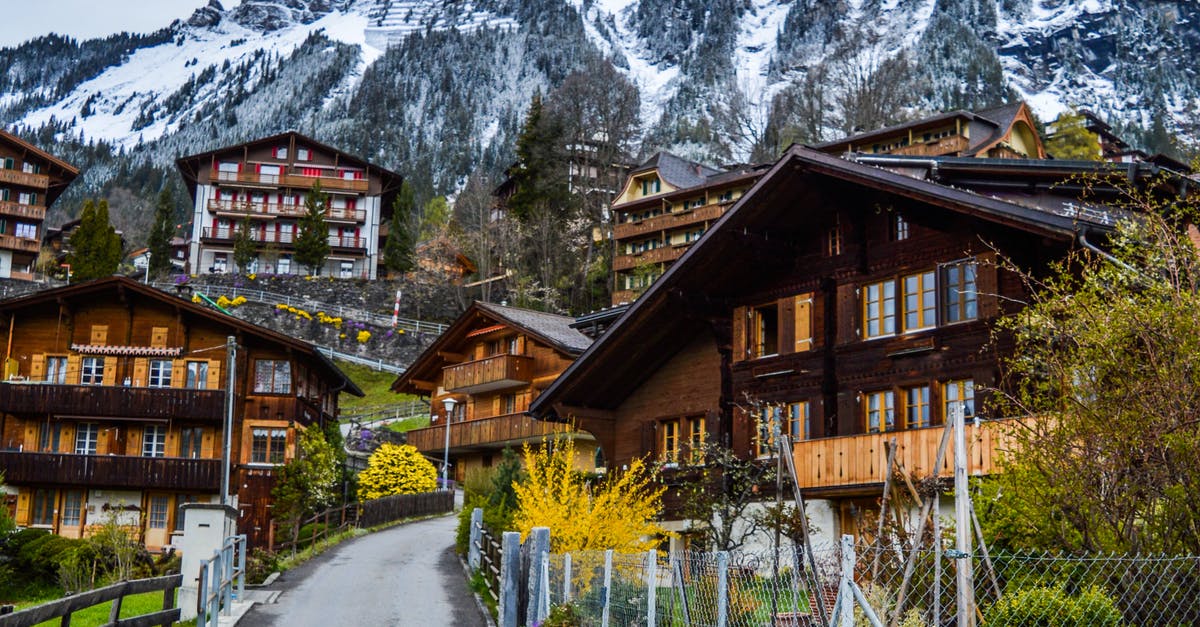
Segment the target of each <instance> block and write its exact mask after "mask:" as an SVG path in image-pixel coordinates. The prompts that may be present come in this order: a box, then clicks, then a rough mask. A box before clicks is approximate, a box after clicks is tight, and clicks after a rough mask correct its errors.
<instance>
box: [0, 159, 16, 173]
mask: <svg viewBox="0 0 1200 627" xmlns="http://www.w3.org/2000/svg"><path fill="white" fill-rule="evenodd" d="M0 161H2V162H3V164H4V169H5V170H11V169H13V168H14V167H16V164H17V162H16V161H14V160H13V158H12V157H5V158H4V159H2V160H0Z"/></svg>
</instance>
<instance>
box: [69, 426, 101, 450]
mask: <svg viewBox="0 0 1200 627" xmlns="http://www.w3.org/2000/svg"><path fill="white" fill-rule="evenodd" d="M89 436H90V437H89ZM99 443H100V426H99V425H98V424H97V423H94V422H81V423H79V424H77V425H75V447H74V451H75V454H76V455H97V454H98V453H97V451H98V450H99Z"/></svg>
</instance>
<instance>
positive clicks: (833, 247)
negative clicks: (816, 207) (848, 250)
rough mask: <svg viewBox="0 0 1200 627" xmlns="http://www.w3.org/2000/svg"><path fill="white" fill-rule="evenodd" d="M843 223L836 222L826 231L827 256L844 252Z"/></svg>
mask: <svg viewBox="0 0 1200 627" xmlns="http://www.w3.org/2000/svg"><path fill="white" fill-rule="evenodd" d="M842 243H843V242H842V225H840V224H835V225H833V226H831V227H829V230H827V231H826V232H825V256H826V257H833V256H835V255H840V254H842Z"/></svg>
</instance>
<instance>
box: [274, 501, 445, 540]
mask: <svg viewBox="0 0 1200 627" xmlns="http://www.w3.org/2000/svg"><path fill="white" fill-rule="evenodd" d="M451 511H454V491H453V490H438V491H436V492H424V493H421V494H396V495H394V496H385V497H383V498H381V499H374V500H371V501H364V502H362V503H349V504H347V505H343V506H341V507H331V508H329V509H327V510H325V511H323V512H319V513H317V514H316V515H315V516H312V517H311V518H308V519H306V520H303V521H301V523H300V527H301V528H303V527H306V526H308V525H316V526H314V527H312V533H311V534H305V533H303V532H301V534H300V537H299V538H297V539H296V542H292V541H291V540H288V541H286V542H280V543H278V544H276V543H274V542H272V543H271V547H270V549H271V550H272V551H282V550H286V549H291V550H293V551H294V550H295V549H297V548H298V547H297V544H300V543H308V544H314V543H316V542H319V541H321V540H323V539H325V538H326V537H328V536H330V535H333V534H335V533H339V532H341V531H345V530H346V529H349V528H351V527H359V528H363V529H365V528H369V527H376V526H379V525H382V524H385V523H389V522H392V521H395V520H400V519H402V518H411V517H413V516H426V515H429V514H442V513H446V512H451ZM317 523H320V524H319V525H317ZM276 533H277V532H276ZM272 536H273V537H275V534H272Z"/></svg>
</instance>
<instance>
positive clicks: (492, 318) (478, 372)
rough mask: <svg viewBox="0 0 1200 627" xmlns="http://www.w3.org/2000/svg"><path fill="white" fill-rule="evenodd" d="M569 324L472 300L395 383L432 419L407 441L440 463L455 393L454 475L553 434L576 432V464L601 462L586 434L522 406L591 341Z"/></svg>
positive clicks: (460, 477) (394, 388) (537, 313)
mask: <svg viewBox="0 0 1200 627" xmlns="http://www.w3.org/2000/svg"><path fill="white" fill-rule="evenodd" d="M573 323H574V319H572V318H568V317H566V316H558V315H554V314H548V313H543V312H540V311H530V310H528V309H519V308H517V307H506V306H503V305H494V304H491V303H482V302H476V303H474V304H472V305H471V306H470V307H468V308H467V310H466V311H465V312H463V314H462V315H461V316H459V317H458V319H457V320H455V321H454V322H453V323H452V324H451V325H450V327H449V328H447V329H446V331H445V332H443V333H442V334H441V335H440V336H439V337H438V339H437V341H436V342H434V343H433V344H432V345H431V346H430V347H429V348H428V349H426V350H425V352H424V353H421V356H420V357H418V358H417V359H416V361H414V362H413V364H412V365H411V366H409V367H408V370H406V371H405V373H404V374H403V375H400V377H399V378H398V379H396V381H395V383H393V384H392V391H394V392H400V393H407V394H414V395H417V396H420V397H424V398H428V399H429V400H430V412H431V413H432V416H433V423H432V425H431V426H429V427H427V428H424V429H414V430H412V431H409V432H408V443H409V444H412V445H413V446H415V447H417V450H419V451H421V453H423V454H425V455H426V456H428V457H430V458H431V459H434V460H437V463H438V464H439V465H440V463H441V460H442V457H443V455H444V454H445V448H446V435H447V432H446V422H445V419H446V408H445V403H444V401H445V400H446V399H454V401H455V402H456V405H455V407H454V413H453V415H452V416H451V417H450V425H449V437H450V440H449V443H450V449H449V452H450V464H451V467H452V468H453V470H454V473H453V474H454V478H456V479H457V480H459V481H461V480H463V479H465V478H466V475H467V472H468V471H470V470H472V469H475V468H481V467H488V466H491V465H492V463H493V462H494V461H498V460H499V453H500V451H501V450H502V449H503V448H504V447H507V446H511V447H514V448H517V449H519V448H520V447H521V445H522V444H523V443H526V442H538V441H540V440H542V439H543V438H545V437H547V436H553V435H556V434H568V435H570V436H571V437H573V438H575V440H576V443H575V448H576V453H577V458H578V459H577V462H578V463H577V466H578V467H579V468H580V469H581V470H588V471H591V470H595V468H596V466H597V465H602V463H600V462H598V461H597V458H596V456H595V453H596V449H597V447H596V444H595V439H594V438H593V437H592V436H591V434H588V433H579V432H574V431H572V430H571V429H570V428H569V427H568V426H567V425H564V424H557V423H550V422H543V421H539V420H534V419H533V418H531V417H530V416H529V415H528V413H527V410H528V409H529V403H530V402H532V401H533V399H535V398H537V396H538V394H540V393H541V391H542V390H543V389H545V388H546V386H548V385H550V383H551V382H553V381H554V379H555V378H557V377H558V375H559V374H561V373H562V371H563V370H565V369H566V368H567V366H568V365H570V363H571V361H572V360H574V358H575V357H576V356H577V355H579V354H580V353H581V352H583V350H584V349H585V348H587V346H588V344H590V343H591V339H590V338H588V337H587V336H586V335H584V334H582V333H580V332H579V331H577V330H575V329H574V328H572V327H571V325H572V324H573Z"/></svg>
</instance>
